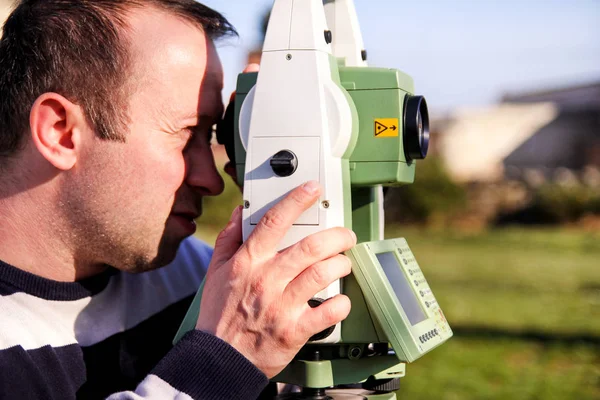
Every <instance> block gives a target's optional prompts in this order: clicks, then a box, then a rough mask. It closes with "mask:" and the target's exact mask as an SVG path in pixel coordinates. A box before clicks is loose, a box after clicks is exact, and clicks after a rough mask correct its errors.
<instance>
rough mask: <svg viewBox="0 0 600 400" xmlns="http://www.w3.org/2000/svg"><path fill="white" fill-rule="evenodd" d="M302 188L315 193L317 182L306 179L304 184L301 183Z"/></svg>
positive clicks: (317, 187) (309, 192) (317, 188)
mask: <svg viewBox="0 0 600 400" xmlns="http://www.w3.org/2000/svg"><path fill="white" fill-rule="evenodd" d="M302 188H303V189H304V191H305V192H306V193H308V194H315V193H317V191H318V190H319V182H317V181H308V182H306V183H305V184H304V185H302Z"/></svg>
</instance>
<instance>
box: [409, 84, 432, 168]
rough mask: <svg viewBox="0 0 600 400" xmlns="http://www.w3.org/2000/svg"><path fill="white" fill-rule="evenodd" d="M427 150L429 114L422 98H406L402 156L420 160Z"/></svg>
mask: <svg viewBox="0 0 600 400" xmlns="http://www.w3.org/2000/svg"><path fill="white" fill-rule="evenodd" d="M428 149H429V112H428V110H427V102H426V101H425V98H424V97H423V96H407V100H406V104H405V107H404V156H405V157H406V161H407V162H408V161H411V160H422V159H424V158H425V157H426V156H427V150H428Z"/></svg>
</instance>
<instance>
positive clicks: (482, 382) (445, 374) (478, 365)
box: [397, 337, 600, 400]
mask: <svg viewBox="0 0 600 400" xmlns="http://www.w3.org/2000/svg"><path fill="white" fill-rule="evenodd" d="M397 393H398V396H397V397H398V399H399V400H400V399H410V400H420V399H423V400H429V399H434V398H435V399H444V400H463V399H486V400H488V399H489V400H496V399H497V400H538V399H539V400H559V399H560V400H571V399H578V400H588V399H589V400H593V399H599V398H600V354H599V352H598V348H595V347H594V346H590V345H585V344H576V345H562V344H560V343H553V344H540V343H535V342H529V341H522V340H490V339H486V338H481V339H465V338H460V337H454V338H452V339H451V340H450V341H448V342H447V343H446V344H444V345H443V346H441V347H439V348H438V349H436V350H434V351H433V352H431V353H429V354H426V355H425V356H423V358H421V359H419V360H417V361H416V362H414V363H412V364H409V365H407V367H406V376H405V377H404V378H402V380H401V386H400V390H399V391H398V392H397Z"/></svg>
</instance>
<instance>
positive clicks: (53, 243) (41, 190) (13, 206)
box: [0, 182, 107, 282]
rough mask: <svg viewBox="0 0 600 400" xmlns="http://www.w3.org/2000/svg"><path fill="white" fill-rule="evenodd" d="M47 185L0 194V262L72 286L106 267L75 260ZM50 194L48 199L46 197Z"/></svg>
mask: <svg viewBox="0 0 600 400" xmlns="http://www.w3.org/2000/svg"><path fill="white" fill-rule="evenodd" d="M50 184H51V182H47V183H45V184H42V185H39V186H36V187H33V188H29V189H27V190H23V191H19V192H16V193H15V192H13V193H11V194H10V195H2V194H0V221H2V223H1V224H0V260H2V261H4V262H6V263H8V264H10V265H12V266H14V267H16V268H19V269H21V270H24V271H27V272H30V273H32V274H35V275H38V276H41V277H43V278H47V279H51V280H55V281H61V282H74V281H77V280H81V279H85V278H88V277H90V276H93V275H96V274H98V273H100V272H102V271H104V270H105V269H106V268H107V267H106V266H105V265H103V264H94V263H93V262H90V261H89V260H85V259H77V257H76V256H75V254H76V252H75V245H74V243H72V242H71V240H70V237H71V236H72V235H71V234H70V232H69V230H68V228H67V226H66V225H65V224H64V223H62V224H61V222H62V221H64V219H63V218H62V216H61V212H62V211H61V210H60V209H57V208H56V207H55V206H54V205H55V204H58V202H57V201H56V199H52V197H51V196H52V195H51V193H54V191H52V190H48V188H47V187H45V186H47V185H50ZM49 194H50V195H49Z"/></svg>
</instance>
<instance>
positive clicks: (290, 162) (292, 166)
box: [270, 150, 298, 177]
mask: <svg viewBox="0 0 600 400" xmlns="http://www.w3.org/2000/svg"><path fill="white" fill-rule="evenodd" d="M270 165H271V168H273V172H275V175H277V176H282V177H283V176H290V175H292V174H293V173H294V172H296V168H298V158H296V155H295V154H294V153H292V152H291V151H289V150H281V151H280V152H278V153H277V154H275V155H274V156H273V157H271V161H270Z"/></svg>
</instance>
